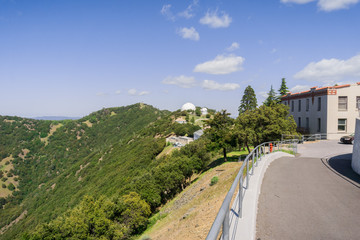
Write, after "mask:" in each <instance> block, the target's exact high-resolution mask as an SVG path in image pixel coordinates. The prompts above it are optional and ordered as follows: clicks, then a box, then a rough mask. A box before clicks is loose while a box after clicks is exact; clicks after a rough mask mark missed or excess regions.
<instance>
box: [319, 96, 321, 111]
mask: <svg viewBox="0 0 360 240" xmlns="http://www.w3.org/2000/svg"><path fill="white" fill-rule="evenodd" d="M318 111H321V97H318Z"/></svg>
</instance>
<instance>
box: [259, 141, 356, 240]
mask: <svg viewBox="0 0 360 240" xmlns="http://www.w3.org/2000/svg"><path fill="white" fill-rule="evenodd" d="M299 152H300V156H299V157H296V158H280V159H278V160H276V161H274V162H272V163H271V164H270V166H269V168H268V169H267V171H266V173H265V177H264V180H263V183H262V186H261V194H260V197H259V205H258V215H257V231H256V239H257V240H268V239H276V240H278V239H301V240H303V239H317V240H318V239H327V240H331V239H349V240H350V239H354V240H359V239H360V176H359V175H357V174H356V173H354V172H353V171H352V169H351V153H352V145H344V144H340V143H338V142H337V141H321V142H318V143H312V144H303V145H300V146H299Z"/></svg>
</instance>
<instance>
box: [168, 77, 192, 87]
mask: <svg viewBox="0 0 360 240" xmlns="http://www.w3.org/2000/svg"><path fill="white" fill-rule="evenodd" d="M162 83H163V84H169V85H176V86H179V87H181V88H191V87H194V86H196V80H195V78H194V77H187V76H184V75H181V76H178V77H172V76H168V77H166V78H165V79H164V80H163V81H162Z"/></svg>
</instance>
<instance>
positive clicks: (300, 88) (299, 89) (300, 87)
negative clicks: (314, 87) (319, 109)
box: [290, 85, 311, 93]
mask: <svg viewBox="0 0 360 240" xmlns="http://www.w3.org/2000/svg"><path fill="white" fill-rule="evenodd" d="M310 88H311V87H310V86H309V85H296V86H295V87H292V88H290V92H292V93H297V92H303V91H306V90H310Z"/></svg>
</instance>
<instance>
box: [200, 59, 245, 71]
mask: <svg viewBox="0 0 360 240" xmlns="http://www.w3.org/2000/svg"><path fill="white" fill-rule="evenodd" d="M244 61H245V58H243V57H240V56H236V55H229V56H224V55H218V56H216V58H215V59H214V60H210V61H207V62H204V63H200V64H198V65H196V66H195V68H194V72H202V73H208V74H216V75H219V74H229V73H232V72H237V71H241V70H242V69H243V68H242V64H243V63H244Z"/></svg>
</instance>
